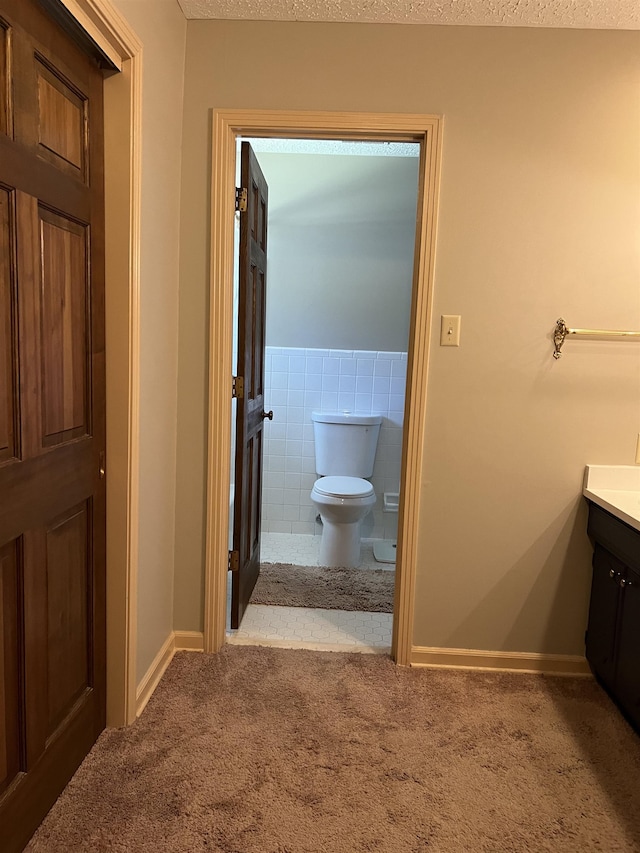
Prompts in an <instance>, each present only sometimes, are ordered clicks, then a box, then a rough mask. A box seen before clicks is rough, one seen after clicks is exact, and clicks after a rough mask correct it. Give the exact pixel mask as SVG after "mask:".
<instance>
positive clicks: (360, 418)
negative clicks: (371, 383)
mask: <svg viewBox="0 0 640 853" xmlns="http://www.w3.org/2000/svg"><path fill="white" fill-rule="evenodd" d="M311 420H312V421H315V422H316V423H321V424H381V423H382V415H380V414H378V413H377V412H372V413H371V414H370V415H366V414H364V413H361V412H311Z"/></svg>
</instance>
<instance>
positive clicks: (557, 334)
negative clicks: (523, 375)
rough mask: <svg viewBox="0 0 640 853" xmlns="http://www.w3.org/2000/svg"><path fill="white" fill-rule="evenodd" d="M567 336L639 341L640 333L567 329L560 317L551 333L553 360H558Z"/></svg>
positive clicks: (614, 330)
mask: <svg viewBox="0 0 640 853" xmlns="http://www.w3.org/2000/svg"><path fill="white" fill-rule="evenodd" d="M568 335H584V336H585V337H591V338H594V337H596V338H601V337H604V338H635V339H636V340H640V332H626V331H619V330H616V329H569V328H568V327H567V324H566V323H565V321H564V320H563V319H562V317H560V319H559V320H556V328H555V331H554V333H553V344H554V347H555V351H554V353H553V357H554V358H560V356H561V355H562V353H561V352H560V350H561V349H562V344H563V343H564V341H565V338H566V337H567V336H568Z"/></svg>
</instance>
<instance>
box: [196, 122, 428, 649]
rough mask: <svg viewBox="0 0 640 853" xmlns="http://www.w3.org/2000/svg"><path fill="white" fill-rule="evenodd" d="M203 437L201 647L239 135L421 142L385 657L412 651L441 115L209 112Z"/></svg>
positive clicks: (216, 540)
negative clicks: (206, 425) (388, 644)
mask: <svg viewBox="0 0 640 853" xmlns="http://www.w3.org/2000/svg"><path fill="white" fill-rule="evenodd" d="M212 119H213V120H212V195H211V199H212V204H211V229H212V230H211V290H210V297H211V298H210V329H211V337H210V356H209V441H208V463H207V510H206V535H207V541H206V552H205V561H206V565H205V613H204V634H205V638H204V639H205V642H204V647H205V650H206V651H208V652H215V651H217V650H218V649H220V648H221V646H222V645H223V644H224V643H225V639H226V638H225V625H226V619H225V615H226V592H227V570H228V559H229V554H228V521H229V516H228V507H229V492H228V487H229V479H230V449H231V423H230V414H229V413H230V394H229V377H230V376H231V374H232V316H233V306H232V302H233V223H234V217H233V215H232V214H230V210H232V209H233V208H232V207H231V209H230V205H231V206H232V205H233V196H234V187H235V145H236V139H237V137H238V136H241V135H242V136H247V137H292V138H293V137H296V138H302V137H304V138H309V139H317V138H324V139H352V140H368V141H385V140H386V141H404V142H418V143H420V180H419V203H418V224H417V229H416V232H417V235H418V236H417V240H416V251H415V262H414V280H413V294H412V308H411V334H410V342H409V352H408V358H407V405H406V407H405V422H404V430H403V448H402V482H403V489H402V495H401V499H400V506H399V515H398V559H397V564H396V574H397V580H396V590H395V602H394V620H393V637H392V649H391V655H392V658H393V659H394V660H395V661H396V662H397V663H399V664H401V665H407V664H409V663H410V661H411V655H412V636H413V609H414V596H415V578H416V566H417V560H418V553H417V546H418V528H419V523H420V513H421V508H422V491H423V489H422V455H423V445H424V437H425V429H426V414H425V413H426V394H427V387H426V376H427V369H428V353H429V342H430V336H431V313H432V290H433V270H434V248H435V234H436V211H437V197H438V177H439V168H440V159H441V145H442V119H441V117H439V116H433V115H431V116H430V115H413V114H406V115H405V114H381V113H330V112H304V111H302V112H295V111H286V112H283V111H278V110H275V111H274V110H244V109H240V110H214V111H213V115H212Z"/></svg>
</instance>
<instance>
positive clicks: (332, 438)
mask: <svg viewBox="0 0 640 853" xmlns="http://www.w3.org/2000/svg"><path fill="white" fill-rule="evenodd" d="M311 420H312V421H313V437H314V440H315V450H316V472H317V473H318V474H320V475H321V476H322V477H327V476H331V475H340V474H341V475H342V476H345V477H364V478H367V477H370V476H371V475H372V474H373V463H374V461H375V458H376V447H377V445H378V435H379V434H380V424H381V423H382V416H381V415H378V414H372V415H359V414H356V413H354V412H312V413H311Z"/></svg>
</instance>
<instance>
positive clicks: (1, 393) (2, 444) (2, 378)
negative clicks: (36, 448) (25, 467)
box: [0, 187, 17, 464]
mask: <svg viewBox="0 0 640 853" xmlns="http://www.w3.org/2000/svg"><path fill="white" fill-rule="evenodd" d="M14 219H15V217H14V206H13V197H12V194H11V193H10V192H9V191H8V190H7V189H4V188H3V187H0V336H1V337H0V464H2V463H3V462H6V461H7V460H9V459H13V458H15V456H16V449H17V448H16V433H17V430H16V423H15V421H16V417H17V407H16V405H15V403H16V399H15V391H16V375H17V372H16V369H17V363H16V339H15V317H16V306H15V287H14V276H13V269H12V266H13V265H12V259H13V235H14V234H15V221H14Z"/></svg>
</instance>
